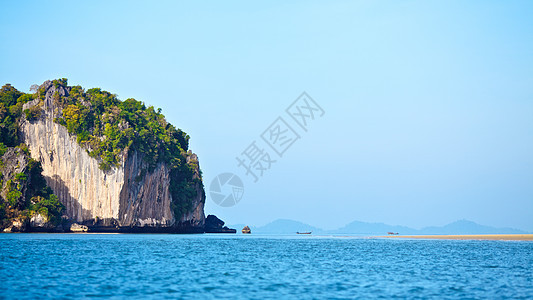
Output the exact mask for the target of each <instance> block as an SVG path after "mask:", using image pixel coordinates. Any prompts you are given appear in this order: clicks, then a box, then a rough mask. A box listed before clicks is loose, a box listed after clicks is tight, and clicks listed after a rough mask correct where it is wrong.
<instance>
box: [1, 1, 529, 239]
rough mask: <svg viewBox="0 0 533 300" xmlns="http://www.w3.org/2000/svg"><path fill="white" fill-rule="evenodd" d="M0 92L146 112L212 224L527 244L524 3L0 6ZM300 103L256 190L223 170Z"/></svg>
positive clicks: (18, 3)
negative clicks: (138, 103) (293, 224)
mask: <svg viewBox="0 0 533 300" xmlns="http://www.w3.org/2000/svg"><path fill="white" fill-rule="evenodd" d="M2 11H3V13H2V18H1V19H0V41H1V42H0V82H1V83H2V84H4V83H11V84H13V85H14V86H15V87H17V88H18V89H20V90H23V91H28V89H29V87H30V85H31V84H34V83H39V84H40V83H42V82H43V81H45V80H47V79H53V78H61V77H67V78H68V79H69V83H70V84H74V85H77V84H80V85H82V86H84V87H86V88H90V87H101V88H103V89H105V90H108V91H111V92H113V93H116V94H118V95H119V97H120V98H121V99H126V98H129V97H134V98H136V99H138V100H142V101H144V102H146V103H147V104H151V105H154V106H156V107H160V108H162V110H163V113H164V114H165V115H166V116H167V119H168V120H169V121H170V122H171V123H173V124H175V125H176V126H178V127H180V128H182V129H184V130H185V131H186V132H188V133H189V134H190V135H191V137H192V139H191V147H192V149H193V151H195V152H196V153H198V155H199V158H200V164H201V167H202V169H203V172H204V180H205V183H206V186H207V187H209V184H210V182H211V181H212V179H213V178H214V177H215V176H216V175H217V174H219V173H222V172H234V173H236V174H238V175H239V176H241V178H242V179H243V180H244V184H245V195H244V198H243V199H242V201H241V202H240V203H239V204H238V205H236V206H234V207H230V208H222V207H218V206H217V205H215V204H214V203H213V202H212V200H211V199H210V197H209V196H208V199H207V205H206V213H215V214H216V215H218V216H219V217H221V218H222V219H224V220H225V221H227V223H229V224H232V223H247V224H253V225H262V224H265V223H268V222H270V221H272V220H275V219H278V218H290V219H295V220H299V221H303V222H307V223H310V224H312V225H315V226H318V227H322V228H326V229H331V228H336V227H340V226H342V225H344V224H346V223H348V222H350V221H353V220H361V221H371V222H385V223H389V224H400V225H407V226H412V227H417V228H419V227H423V226H427V225H443V224H446V223H449V222H452V221H455V220H458V219H463V218H465V219H470V220H473V221H476V222H478V223H482V224H486V225H492V226H510V227H516V228H520V229H525V230H529V231H533V18H532V17H531V16H533V2H531V1H320V2H319V1H262V2H260V1H201V2H193V1H189V2H178V1H168V2H164V1H150V2H149V1H145V2H133V1H86V2H81V1H4V2H3V3H2ZM303 91H307V92H308V93H309V95H311V96H312V97H313V98H314V99H315V100H316V101H317V102H318V103H319V104H320V105H321V106H322V108H323V109H324V110H325V112H326V113H325V114H324V116H323V117H322V118H319V119H317V120H316V122H313V123H312V126H311V127H310V128H309V131H308V132H307V133H305V134H302V138H301V139H300V140H299V141H297V142H296V143H295V144H294V145H293V146H292V147H291V148H290V149H289V150H288V151H287V152H286V153H285V155H284V156H283V158H281V159H279V161H278V162H276V163H275V164H274V165H273V166H272V168H271V169H270V170H268V171H267V172H265V174H264V177H263V178H261V179H260V180H259V182H258V183H253V180H250V179H251V178H249V177H246V176H245V175H244V173H243V172H242V170H241V169H239V168H238V167H237V165H236V161H235V157H236V156H237V155H239V154H240V153H241V152H242V151H243V150H244V149H245V148H246V147H247V146H248V145H249V144H250V143H251V142H252V141H253V140H259V139H260V137H259V136H260V134H261V133H262V132H263V131H264V130H265V129H266V128H267V127H268V126H269V125H270V124H271V123H272V122H273V121H274V120H275V119H276V118H277V117H278V116H280V115H283V113H284V110H285V108H286V107H287V106H288V105H289V104H290V103H291V102H292V101H293V100H294V99H295V98H296V97H297V96H299V95H300V94H301V93H302V92H303Z"/></svg>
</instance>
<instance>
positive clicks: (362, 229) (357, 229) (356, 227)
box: [328, 221, 418, 234]
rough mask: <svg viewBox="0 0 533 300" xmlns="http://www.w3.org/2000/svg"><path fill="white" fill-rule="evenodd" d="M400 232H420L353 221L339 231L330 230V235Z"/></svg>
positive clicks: (395, 226)
mask: <svg viewBox="0 0 533 300" xmlns="http://www.w3.org/2000/svg"><path fill="white" fill-rule="evenodd" d="M389 231H390V232H398V233H400V234H416V233H418V231H417V230H416V229H413V228H409V227H406V226H398V225H388V224H385V223H367V222H361V221H353V222H351V223H349V224H348V225H346V226H344V227H341V228H339V229H335V230H330V231H328V233H339V234H342V233H345V234H387V232H389Z"/></svg>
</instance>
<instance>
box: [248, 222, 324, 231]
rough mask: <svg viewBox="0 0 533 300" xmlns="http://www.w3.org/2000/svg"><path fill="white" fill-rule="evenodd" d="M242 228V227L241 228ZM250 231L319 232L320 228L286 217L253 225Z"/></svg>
mask: <svg viewBox="0 0 533 300" xmlns="http://www.w3.org/2000/svg"><path fill="white" fill-rule="evenodd" d="M241 229H242V228H241ZM251 229H252V233H287V234H289V233H296V232H297V231H299V232H304V231H312V232H313V233H321V232H323V230H322V229H320V228H317V227H314V226H311V225H309V224H305V223H302V222H298V221H294V220H287V219H278V220H275V221H273V222H271V223H268V224H266V225H265V226H260V227H255V226H252V227H251Z"/></svg>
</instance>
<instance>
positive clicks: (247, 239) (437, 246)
mask: <svg viewBox="0 0 533 300" xmlns="http://www.w3.org/2000/svg"><path fill="white" fill-rule="evenodd" d="M302 296H304V297H303V298H368V297H386V298H391V297H401V298H406V297H407V298H428V297H429V298H508V297H513V298H533V243H532V242H501V241H442V240H433V241H431V240H396V239H394V240H380V239H365V238H357V237H351V238H350V237H317V236H258V235H251V236H243V235H133V234H131V235H128V234H125V235H99V234H0V298H9V299H12V298H16V299H19V298H93V297H95V298H96V297H113V298H130V299H141V298H142V299H145V298H157V299H159V298H255V299H261V298H302Z"/></svg>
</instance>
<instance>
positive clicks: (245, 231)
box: [242, 226, 252, 234]
mask: <svg viewBox="0 0 533 300" xmlns="http://www.w3.org/2000/svg"><path fill="white" fill-rule="evenodd" d="M242 233H244V234H250V233H252V230H251V229H250V227H248V226H244V228H243V229H242Z"/></svg>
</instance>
